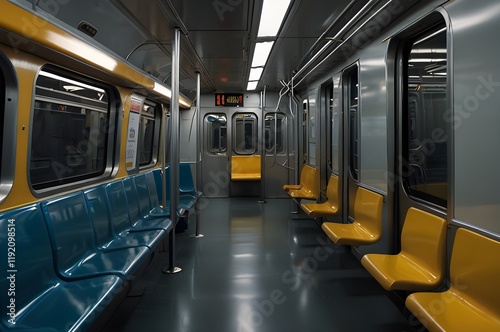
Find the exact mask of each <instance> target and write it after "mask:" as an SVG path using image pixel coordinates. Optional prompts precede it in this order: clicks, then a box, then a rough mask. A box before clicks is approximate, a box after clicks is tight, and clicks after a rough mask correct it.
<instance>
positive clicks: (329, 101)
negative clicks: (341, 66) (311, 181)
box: [325, 84, 334, 170]
mask: <svg viewBox="0 0 500 332" xmlns="http://www.w3.org/2000/svg"><path fill="white" fill-rule="evenodd" d="M325 109H326V114H327V121H328V123H327V137H328V140H327V142H326V161H327V163H328V168H329V169H330V170H332V169H333V156H334V153H333V149H334V145H333V143H334V126H333V125H334V117H333V84H330V85H328V86H327V87H326V88H325Z"/></svg>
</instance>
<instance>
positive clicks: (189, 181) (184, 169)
mask: <svg viewBox="0 0 500 332" xmlns="http://www.w3.org/2000/svg"><path fill="white" fill-rule="evenodd" d="M179 190H180V192H181V193H182V194H188V195H191V196H193V197H195V198H196V199H198V198H199V197H201V195H202V193H201V191H198V190H196V188H195V186H194V182H193V174H192V172H191V165H190V164H188V163H180V164H179Z"/></svg>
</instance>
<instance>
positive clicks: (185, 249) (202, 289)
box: [106, 198, 414, 332]
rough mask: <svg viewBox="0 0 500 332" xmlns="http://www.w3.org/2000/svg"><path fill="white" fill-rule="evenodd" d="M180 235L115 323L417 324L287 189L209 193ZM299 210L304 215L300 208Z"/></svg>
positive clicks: (251, 331)
mask: <svg viewBox="0 0 500 332" xmlns="http://www.w3.org/2000/svg"><path fill="white" fill-rule="evenodd" d="M205 203H206V204H204V205H205V206H203V209H202V213H201V220H200V221H201V233H203V234H204V235H205V237H203V238H198V239H195V238H193V237H190V236H189V235H192V234H193V232H194V223H193V222H191V223H190V226H189V229H188V230H187V231H186V232H184V233H181V234H178V235H177V236H176V265H177V266H179V267H181V268H182V269H183V270H182V272H180V273H178V274H176V275H167V274H163V273H161V269H162V268H163V267H165V266H167V265H168V255H167V253H164V252H160V253H158V254H157V255H156V256H155V258H154V260H153V262H152V264H151V266H150V268H149V269H148V271H147V272H146V274H145V275H144V276H143V278H142V280H144V281H145V290H144V294H143V295H142V296H138V297H129V298H128V299H127V300H126V301H125V302H124V304H123V305H122V307H121V308H120V309H119V311H118V312H117V313H116V314H115V317H114V319H113V320H112V321H113V322H114V323H113V324H109V325H113V327H110V326H108V327H107V328H106V330H107V331H111V330H116V331H130V332H132V331H133V332H135V331H171V332H182V331H189V332H226V331H227V332H261V331H262V332H264V331H266V332H281V331H283V332H285V331H286V332H295V331H297V332H299V331H300V332H302V331H311V332H322V331H325V332H333V331H341V332H350V331H363V332H365V331H381V332H382V331H383V332H390V331H394V332H396V331H397V332H402V331H414V329H413V328H412V326H411V325H410V324H409V322H408V320H407V319H406V318H405V317H404V316H403V315H402V313H401V312H400V311H399V310H398V308H397V307H396V306H395V305H394V304H393V302H392V301H391V300H390V299H389V297H388V296H387V292H386V291H384V289H383V288H382V287H380V285H379V284H378V283H377V282H376V281H375V280H374V279H373V278H372V277H371V276H370V275H369V273H368V272H366V270H364V268H363V267H362V266H361V264H360V262H359V261H358V260H357V259H356V258H355V257H354V256H353V255H352V254H351V253H349V252H346V250H345V248H344V247H336V246H334V245H333V244H332V243H331V242H329V241H328V240H327V237H326V236H325V235H324V234H323V232H322V230H321V229H320V228H319V226H318V225H317V224H316V223H315V222H314V221H312V220H307V219H298V218H297V217H298V216H297V215H294V214H291V213H290V212H291V211H292V210H293V205H292V204H291V202H290V200H287V199H274V200H268V203H267V204H259V203H257V201H256V199H255V198H231V199H210V200H206V201H205ZM299 217H300V216H299Z"/></svg>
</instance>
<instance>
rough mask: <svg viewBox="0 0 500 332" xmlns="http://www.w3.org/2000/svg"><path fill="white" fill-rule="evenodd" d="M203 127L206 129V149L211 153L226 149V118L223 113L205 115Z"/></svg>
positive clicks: (222, 151)
mask: <svg viewBox="0 0 500 332" xmlns="http://www.w3.org/2000/svg"><path fill="white" fill-rule="evenodd" d="M205 128H207V131H208V150H209V151H210V152H212V153H225V152H226V151H227V119H226V116H225V115H224V114H208V115H207V116H205Z"/></svg>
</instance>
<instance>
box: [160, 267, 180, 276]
mask: <svg viewBox="0 0 500 332" xmlns="http://www.w3.org/2000/svg"><path fill="white" fill-rule="evenodd" d="M181 271H182V269H181V268H180V267H177V266H176V267H174V268H173V269H170V268H164V269H163V270H161V272H163V273H165V274H176V273H179V272H181Z"/></svg>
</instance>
